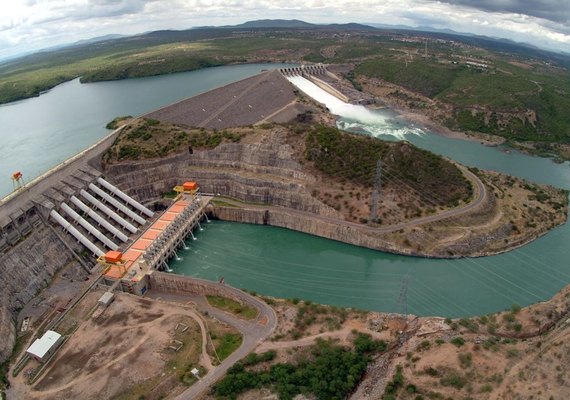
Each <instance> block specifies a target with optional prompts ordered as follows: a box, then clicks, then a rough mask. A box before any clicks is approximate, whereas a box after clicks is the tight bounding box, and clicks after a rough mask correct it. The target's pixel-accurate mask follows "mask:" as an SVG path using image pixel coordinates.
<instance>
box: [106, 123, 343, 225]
mask: <svg viewBox="0 0 570 400" xmlns="http://www.w3.org/2000/svg"><path fill="white" fill-rule="evenodd" d="M105 173H106V174H107V177H108V178H109V179H110V180H112V181H113V182H114V183H115V184H117V185H118V186H119V187H120V188H121V189H122V190H124V191H125V192H127V193H129V194H130V195H132V196H134V197H136V198H137V199H138V200H140V201H142V202H149V201H152V200H157V199H159V198H160V197H162V195H163V194H164V193H165V192H169V191H171V190H172V188H173V187H174V186H175V185H177V184H180V183H182V182H184V181H187V180H195V181H197V182H198V183H199V185H200V190H201V192H203V193H214V194H221V195H226V196H230V197H232V198H235V199H240V200H243V201H247V202H252V203H264V204H271V205H276V206H283V207H289V208H293V209H297V210H302V211H308V212H312V213H316V214H320V215H336V211H335V210H333V209H332V208H330V207H328V206H326V205H324V204H322V203H321V202H320V201H318V200H317V199H315V198H314V197H312V196H311V194H310V193H309V192H308V190H307V189H306V186H307V183H310V182H313V181H314V180H315V178H314V177H313V176H311V175H309V174H307V173H306V172H304V171H303V169H302V166H301V165H300V164H299V163H298V162H296V161H295V160H294V158H293V149H292V148H291V146H290V145H289V144H287V143H286V140H285V135H284V134H280V133H272V134H267V135H266V136H264V137H263V138H261V140H260V141H258V142H256V143H225V144H221V145H219V146H218V147H216V148H215V149H212V150H198V151H197V150H194V151H193V154H190V153H182V154H176V155H171V156H168V157H165V158H162V159H158V160H143V161H134V162H128V163H120V164H112V165H107V166H106V167H105Z"/></svg>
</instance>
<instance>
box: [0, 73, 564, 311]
mask: <svg viewBox="0 0 570 400" xmlns="http://www.w3.org/2000/svg"><path fill="white" fill-rule="evenodd" d="M273 67H275V65H273ZM262 68H268V66H267V65H242V66H231V67H219V68H213V69H208V70H202V71H195V72H188V73H182V74H173V75H168V76H161V77H152V78H142V79H134V80H126V81H115V82H102V83H94V84H86V85H81V84H80V83H79V82H78V81H77V80H75V81H72V82H68V83H66V84H63V85H60V86H58V87H57V88H55V89H53V90H52V91H50V92H48V93H46V94H44V95H42V96H40V97H39V98H34V99H28V100H25V101H21V102H18V103H13V104H8V105H4V106H0V123H1V126H2V127H3V128H4V129H3V133H2V138H3V142H2V143H3V145H2V149H3V150H4V152H3V156H2V158H1V159H0V173H1V174H3V176H4V177H1V176H0V195H5V194H7V193H8V192H9V191H10V190H11V181H10V179H9V175H10V174H11V173H12V172H13V171H15V170H21V171H22V172H23V173H24V174H25V176H26V178H27V179H30V178H31V177H33V176H37V175H39V174H41V173H42V172H44V171H46V170H47V169H48V168H50V167H53V166H55V165H57V163H59V162H60V161H62V160H64V159H66V158H68V157H69V156H71V155H73V154H75V153H77V152H79V151H81V150H83V149H84V148H86V147H88V146H89V145H91V144H93V143H94V142H95V141H97V140H98V139H100V138H101V137H103V136H104V135H105V134H106V133H107V131H106V130H105V129H104V128H103V127H104V125H105V124H106V123H107V122H108V121H110V120H111V119H113V118H114V117H115V116H118V115H125V114H131V115H138V114H142V113H145V112H148V111H151V110H153V109H156V108H158V107H161V106H164V105H166V104H169V103H172V102H175V101H177V100H180V99H182V98H186V97H188V96H191V95H193V94H197V93H200V92H203V91H206V90H209V89H211V88H214V87H218V86H221V85H223V84H227V83H230V82H232V81H235V80H238V79H242V78H245V77H248V76H251V75H253V74H256V73H258V72H259V71H260V70H261V69H262ZM377 114H378V115H374V116H373V117H374V118H372V119H371V120H368V122H367V124H364V123H362V122H359V121H358V120H351V119H349V118H340V121H339V123H340V124H341V125H342V124H343V123H346V124H347V126H346V128H347V129H349V128H350V129H355V130H358V131H365V132H367V133H368V134H372V135H375V136H378V137H381V138H384V139H389V140H395V139H402V138H403V139H405V140H409V141H410V142H412V143H414V144H416V145H417V146H419V147H422V148H426V149H428V150H431V151H433V152H435V153H439V154H442V155H445V156H448V157H451V158H453V159H456V160H458V161H460V162H462V163H465V164H467V165H471V166H476V167H479V168H486V169H493V170H497V171H502V172H506V173H510V174H513V175H516V176H520V177H523V178H527V179H530V180H533V181H536V182H540V183H549V184H553V185H556V186H559V187H562V188H566V189H570V167H569V165H568V163H565V164H555V163H553V162H552V161H550V160H548V159H543V158H537V157H530V156H526V155H523V154H520V153H518V152H516V151H507V149H502V148H490V147H485V146H482V145H480V144H479V143H476V142H468V141H463V140H459V139H451V138H446V137H442V136H438V135H435V134H432V133H430V132H429V131H428V130H426V129H424V128H422V127H418V126H413V125H411V124H409V123H407V122H406V121H403V120H401V119H398V118H397V117H395V116H394V114H393V113H390V112H382V111H380V112H377ZM349 125H350V126H349ZM197 238H198V240H196V241H192V242H188V245H189V247H190V249H189V250H187V251H182V250H181V252H180V255H181V256H182V260H181V261H173V262H172V267H173V268H174V269H175V271H176V272H177V273H182V274H188V275H193V276H199V277H202V278H206V279H213V280H215V279H219V278H220V277H224V278H225V280H226V282H228V283H229V284H231V285H233V286H236V287H241V288H247V289H251V290H255V291H257V292H259V293H263V294H267V295H273V296H278V297H289V298H291V297H298V298H306V299H312V300H314V301H318V302H321V303H327V304H335V305H340V306H353V307H360V308H365V309H373V310H382V311H400V312H401V311H404V307H403V305H402V304H398V298H399V297H400V292H401V288H402V282H403V281H404V280H405V278H406V277H409V284H408V289H407V311H408V312H410V313H414V314H418V315H442V316H462V315H474V314H482V313H487V312H492V311H497V310H500V309H504V308H508V307H510V306H511V305H512V304H513V303H518V304H520V305H526V304H530V303H535V302H537V301H541V300H546V299H548V298H550V297H551V296H552V295H553V294H554V293H556V292H557V291H558V290H560V289H561V288H562V287H563V286H565V285H566V284H568V282H570V263H569V262H568V259H569V256H570V254H569V253H570V250H569V248H570V247H569V246H568V243H569V242H570V228H569V226H568V224H566V225H564V226H562V227H560V228H558V229H555V230H553V231H552V232H550V233H549V234H548V235H546V236H544V237H542V238H540V239H538V240H537V241H535V242H533V243H531V244H529V245H527V246H524V247H523V248H521V249H519V250H515V251H512V252H509V253H507V254H503V255H499V256H493V257H485V258H478V259H462V260H429V259H420V258H411V257H403V256H395V255H390V254H385V253H381V252H377V251H372V250H367V249H362V248H358V247H354V246H350V245H346V244H343V243H338V242H334V241H330V240H325V239H321V238H317V237H312V236H308V235H305V234H302V233H298V232H292V231H288V230H284V229H279V228H273V227H266V226H255V225H243V224H235V223H224V222H212V223H209V224H205V225H204V230H203V231H202V232H199V233H198V235H197Z"/></svg>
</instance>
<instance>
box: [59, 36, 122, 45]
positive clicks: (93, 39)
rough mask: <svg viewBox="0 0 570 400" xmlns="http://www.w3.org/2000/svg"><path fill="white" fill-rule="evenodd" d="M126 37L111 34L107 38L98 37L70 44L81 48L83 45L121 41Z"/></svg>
mask: <svg viewBox="0 0 570 400" xmlns="http://www.w3.org/2000/svg"><path fill="white" fill-rule="evenodd" d="M124 37H127V35H119V34H110V35H105V36H97V37H94V38H90V39H84V40H79V41H77V42H75V43H72V44H70V46H81V45H84V44H89V43H97V42H106V41H108V40H113V39H120V38H124Z"/></svg>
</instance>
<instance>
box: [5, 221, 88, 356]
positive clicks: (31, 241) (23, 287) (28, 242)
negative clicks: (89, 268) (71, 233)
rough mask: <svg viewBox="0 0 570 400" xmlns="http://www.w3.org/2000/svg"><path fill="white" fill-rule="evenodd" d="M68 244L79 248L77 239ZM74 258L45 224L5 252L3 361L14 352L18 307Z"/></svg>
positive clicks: (26, 301)
mask: <svg viewBox="0 0 570 400" xmlns="http://www.w3.org/2000/svg"><path fill="white" fill-rule="evenodd" d="M68 245H70V246H72V247H75V248H76V249H77V250H79V246H78V245H77V244H76V243H68ZM73 260H74V255H73V254H72V253H71V252H70V251H69V250H68V249H67V247H66V246H64V244H63V243H62V242H61V240H60V239H59V238H58V237H57V235H56V234H55V233H54V232H53V231H52V230H51V229H50V228H47V227H45V226H43V225H42V226H40V227H39V228H37V229H35V230H34V231H33V232H32V233H31V234H30V235H29V236H28V237H27V238H26V239H24V240H23V241H22V242H21V243H20V244H18V245H17V246H15V247H13V248H12V249H10V250H9V251H8V252H7V253H6V254H4V255H3V258H2V268H1V274H0V293H1V294H2V299H0V300H2V302H1V307H0V337H1V338H2V341H0V362H2V361H3V360H5V359H6V358H7V357H8V356H9V355H10V353H11V352H12V348H13V346H14V343H15V316H16V313H17V312H18V310H20V309H21V308H22V307H23V306H24V305H25V304H26V303H28V302H29V301H30V300H31V299H32V298H33V297H34V296H35V295H36V294H37V293H38V291H40V290H41V289H43V288H45V287H46V286H47V285H48V284H49V283H50V282H51V279H52V278H53V276H54V275H55V273H56V272H57V271H58V270H60V269H61V268H62V267H63V266H65V265H67V264H68V263H69V262H71V261H73ZM78 268H80V267H79V266H78Z"/></svg>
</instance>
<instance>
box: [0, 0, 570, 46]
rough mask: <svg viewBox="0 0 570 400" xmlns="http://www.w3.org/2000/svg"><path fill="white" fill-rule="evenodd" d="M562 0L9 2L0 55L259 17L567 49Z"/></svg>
mask: <svg viewBox="0 0 570 400" xmlns="http://www.w3.org/2000/svg"><path fill="white" fill-rule="evenodd" d="M563 3H568V0H441V1H436V0H359V1H356V0H326V1H325V0H11V1H10V2H7V4H6V5H3V10H2V13H0V54H2V56H5V55H11V54H16V53H18V52H25V51H30V50H37V49H40V48H42V47H49V46H53V45H59V44H64V43H70V42H74V41H77V40H81V39H87V38H90V37H94V36H101V35H106V34H110V33H120V34H136V33H140V32H147V31H151V30H158V29H188V28H190V27H192V26H198V25H225V24H236V23H241V22H244V21H247V20H254V19H261V18H283V19H292V18H296V19H301V20H306V21H308V22H313V23H331V22H340V23H342V22H361V23H383V24H405V25H411V26H432V27H435V28H450V29H453V30H456V31H460V32H470V33H475V34H481V35H489V36H496V37H504V38H509V39H513V40H516V41H522V42H529V43H533V44H535V45H538V46H542V47H547V48H551V49H558V50H565V51H569V52H570V25H569V22H568V21H569V15H568V14H569V13H570V7H568V5H567V4H563Z"/></svg>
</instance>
